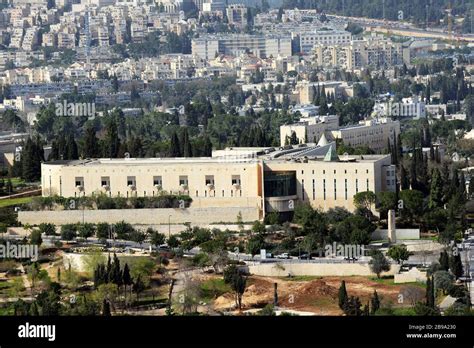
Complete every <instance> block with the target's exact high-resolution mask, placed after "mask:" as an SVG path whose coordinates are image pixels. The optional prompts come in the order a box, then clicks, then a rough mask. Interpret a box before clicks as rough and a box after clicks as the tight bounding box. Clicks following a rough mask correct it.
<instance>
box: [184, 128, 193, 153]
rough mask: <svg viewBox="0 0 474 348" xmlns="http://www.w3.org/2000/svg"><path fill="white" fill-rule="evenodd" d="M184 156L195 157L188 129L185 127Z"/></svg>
mask: <svg viewBox="0 0 474 348" xmlns="http://www.w3.org/2000/svg"><path fill="white" fill-rule="evenodd" d="M183 133H184V134H183V157H193V151H192V147H191V141H190V140H189V134H188V129H187V128H185V129H184V132H183Z"/></svg>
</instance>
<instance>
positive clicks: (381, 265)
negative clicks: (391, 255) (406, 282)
mask: <svg viewBox="0 0 474 348" xmlns="http://www.w3.org/2000/svg"><path fill="white" fill-rule="evenodd" d="M369 267H370V270H371V271H372V272H373V273H375V274H376V275H377V278H380V274H381V273H382V272H388V271H390V262H389V261H388V260H387V258H386V257H385V256H384V254H382V252H381V251H379V250H375V251H374V252H373V253H372V258H371V259H370V261H369Z"/></svg>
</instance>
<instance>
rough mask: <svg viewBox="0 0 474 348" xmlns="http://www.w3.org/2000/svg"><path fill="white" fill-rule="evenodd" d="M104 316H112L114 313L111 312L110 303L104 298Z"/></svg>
mask: <svg viewBox="0 0 474 348" xmlns="http://www.w3.org/2000/svg"><path fill="white" fill-rule="evenodd" d="M102 315H103V316H104V317H110V316H112V313H111V312H110V303H109V301H107V300H106V299H105V298H104V301H103V302H102Z"/></svg>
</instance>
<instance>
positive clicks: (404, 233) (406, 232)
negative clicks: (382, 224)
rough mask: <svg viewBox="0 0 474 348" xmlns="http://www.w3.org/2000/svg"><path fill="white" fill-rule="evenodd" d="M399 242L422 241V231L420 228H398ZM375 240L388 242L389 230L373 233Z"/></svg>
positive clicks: (379, 230)
mask: <svg viewBox="0 0 474 348" xmlns="http://www.w3.org/2000/svg"><path fill="white" fill-rule="evenodd" d="M396 236H397V240H402V239H420V230H419V229H418V228H403V229H402V228H397V232H396ZM372 239H373V240H388V230H386V229H383V230H382V229H378V230H375V231H374V233H372Z"/></svg>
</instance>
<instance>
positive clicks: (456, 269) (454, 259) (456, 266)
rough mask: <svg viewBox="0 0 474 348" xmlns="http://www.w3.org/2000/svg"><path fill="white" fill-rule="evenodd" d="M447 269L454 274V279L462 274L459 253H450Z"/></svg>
mask: <svg viewBox="0 0 474 348" xmlns="http://www.w3.org/2000/svg"><path fill="white" fill-rule="evenodd" d="M449 269H450V270H451V272H452V273H453V274H454V276H455V277H456V279H458V278H459V277H462V275H463V273H464V272H463V266H462V261H461V255H460V254H459V252H458V253H456V255H452V256H451V258H450V259H449Z"/></svg>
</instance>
